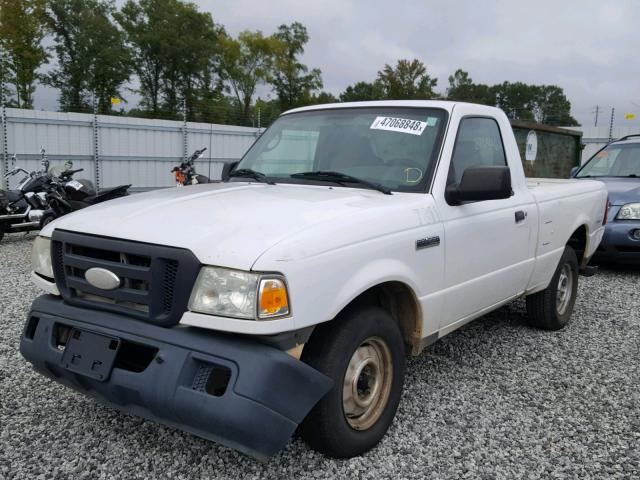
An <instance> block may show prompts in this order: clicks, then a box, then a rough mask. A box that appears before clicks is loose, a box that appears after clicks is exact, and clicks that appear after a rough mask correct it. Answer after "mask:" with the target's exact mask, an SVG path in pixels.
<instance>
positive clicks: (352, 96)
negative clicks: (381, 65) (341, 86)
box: [340, 80, 385, 102]
mask: <svg viewBox="0 0 640 480" xmlns="http://www.w3.org/2000/svg"><path fill="white" fill-rule="evenodd" d="M383 98H385V93H384V85H383V84H382V82H381V81H380V80H375V81H373V82H357V83H355V84H353V85H349V86H348V87H347V88H346V89H345V91H344V92H342V93H341V94H340V101H341V102H363V101H368V100H382V99H383Z"/></svg>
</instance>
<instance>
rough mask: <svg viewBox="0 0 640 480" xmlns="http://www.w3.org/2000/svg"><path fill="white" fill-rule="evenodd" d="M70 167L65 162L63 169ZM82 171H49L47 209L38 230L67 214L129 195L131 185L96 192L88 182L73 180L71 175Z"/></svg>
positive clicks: (68, 163)
mask: <svg viewBox="0 0 640 480" xmlns="http://www.w3.org/2000/svg"><path fill="white" fill-rule="evenodd" d="M72 166H73V164H72V163H71V162H67V164H66V165H65V167H72ZM83 170H84V169H82V168H79V169H77V170H72V169H71V168H66V169H65V170H63V171H61V172H58V171H55V170H53V171H51V175H50V176H51V182H50V188H49V189H48V191H47V194H46V198H47V203H48V205H49V208H48V209H47V210H46V211H45V212H44V214H43V216H42V219H41V220H40V228H42V227H44V226H45V225H46V224H48V223H49V222H51V221H53V220H55V219H56V218H58V217H61V216H63V215H66V214H67V213H71V212H75V211H76V210H80V209H82V208H86V207H90V206H91V205H95V204H97V203H102V202H106V201H107V200H112V199H114V198H119V197H124V196H127V195H129V188H130V187H131V184H128V185H119V186H117V187H113V188H106V189H103V190H100V191H99V192H98V191H96V188H95V187H94V185H93V183H92V182H91V181H90V180H86V179H78V180H75V179H74V178H73V175H74V174H75V173H78V172H82V171H83Z"/></svg>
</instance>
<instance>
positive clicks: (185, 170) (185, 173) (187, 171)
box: [171, 147, 210, 186]
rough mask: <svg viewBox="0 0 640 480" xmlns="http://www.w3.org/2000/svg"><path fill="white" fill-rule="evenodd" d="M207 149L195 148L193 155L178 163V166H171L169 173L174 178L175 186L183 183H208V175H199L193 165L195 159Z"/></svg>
mask: <svg viewBox="0 0 640 480" xmlns="http://www.w3.org/2000/svg"><path fill="white" fill-rule="evenodd" d="M206 151H207V148H206V147H205V148H203V149H202V150H196V151H195V152H193V155H191V157H189V158H188V159H187V160H185V161H184V162H182V163H180V166H178V167H173V170H171V173H173V177H174V178H175V180H176V185H177V186H184V185H197V184H198V183H209V181H210V180H209V177H207V176H206V175H200V174H199V173H197V172H196V167H195V165H194V163H195V161H196V160H198V159H199V158H200V157H202V154H203V153H204V152H206Z"/></svg>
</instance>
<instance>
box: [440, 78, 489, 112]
mask: <svg viewBox="0 0 640 480" xmlns="http://www.w3.org/2000/svg"><path fill="white" fill-rule="evenodd" d="M447 100H455V101H458V102H470V103H480V104H483V105H491V106H493V105H495V103H496V94H495V89H494V88H492V87H490V86H489V85H484V84H481V83H473V80H472V79H471V77H470V76H469V74H468V73H467V72H465V71H464V70H461V69H458V70H456V72H455V73H454V74H453V75H450V76H449V88H447Z"/></svg>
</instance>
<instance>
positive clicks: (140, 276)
mask: <svg viewBox="0 0 640 480" xmlns="http://www.w3.org/2000/svg"><path fill="white" fill-rule="evenodd" d="M51 257H52V263H53V269H54V275H55V279H56V284H57V286H58V289H59V290H60V293H61V294H62V296H63V298H64V299H65V301H66V302H67V303H70V304H72V305H78V306H84V307H90V308H98V309H102V310H108V311H113V312H117V313H121V314H125V315H129V316H131V317H135V318H138V319H141V320H145V321H148V322H151V323H155V324H158V325H173V324H176V323H177V322H178V321H179V320H180V317H181V316H182V313H184V312H185V311H186V309H187V302H188V300H189V295H190V293H191V288H192V287H193V283H194V282H195V279H196V276H197V274H198V270H199V268H200V263H199V262H198V260H197V259H196V257H195V256H194V255H193V253H191V251H189V250H186V249H181V248H174V247H165V246H160V245H154V244H149V243H141V242H133V241H129V240H120V239H115V238H108V237H99V236H94V235H86V234H79V233H73V232H66V231H60V230H55V231H54V233H53V237H52V252H51ZM94 267H100V268H104V269H106V270H109V271H110V272H112V273H114V274H115V275H117V276H118V278H119V279H120V284H119V285H118V286H117V288H115V289H113V290H103V289H100V288H97V287H95V286H94V285H92V284H90V283H89V282H88V281H87V280H86V278H85V273H86V272H87V270H89V269H90V268H94Z"/></svg>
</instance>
